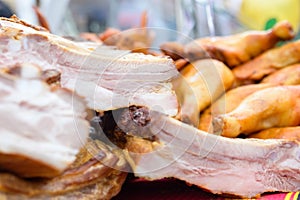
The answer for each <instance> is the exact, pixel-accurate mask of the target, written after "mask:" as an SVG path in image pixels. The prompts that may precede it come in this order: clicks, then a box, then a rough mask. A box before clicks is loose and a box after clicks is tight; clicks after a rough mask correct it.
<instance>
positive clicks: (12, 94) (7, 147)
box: [0, 70, 89, 177]
mask: <svg viewBox="0 0 300 200" xmlns="http://www.w3.org/2000/svg"><path fill="white" fill-rule="evenodd" d="M25 71H26V72H25ZM25 71H23V72H22V74H23V75H24V76H27V78H24V77H15V76H10V75H8V74H0V138H1V139H0V171H9V172H12V173H15V174H17V175H19V176H21V177H53V176H56V175H58V174H60V173H61V172H62V171H63V170H65V169H66V168H67V167H68V166H69V165H70V164H71V163H72V162H73V161H74V160H75V158H76V154H77V153H78V152H79V150H80V148H81V147H82V146H83V145H84V144H85V142H86V140H87V137H88V133H89V123H88V121H87V120H86V119H85V117H86V104H85V102H84V100H83V99H82V98H80V97H79V96H77V95H75V94H74V93H72V92H71V91H69V90H67V89H62V88H59V87H56V88H51V87H50V86H48V85H47V84H46V83H45V82H43V81H41V80H39V79H38V78H37V77H34V76H32V74H31V72H32V71H31V72H29V71H27V70H25ZM29 77H30V78H29Z"/></svg>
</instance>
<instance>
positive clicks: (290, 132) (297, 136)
mask: <svg viewBox="0 0 300 200" xmlns="http://www.w3.org/2000/svg"><path fill="white" fill-rule="evenodd" d="M249 137H250V138H259V139H289V140H298V141H300V126H294V127H280V128H269V129H266V130H263V131H260V132H258V133H254V134H251V135H250V136H249Z"/></svg>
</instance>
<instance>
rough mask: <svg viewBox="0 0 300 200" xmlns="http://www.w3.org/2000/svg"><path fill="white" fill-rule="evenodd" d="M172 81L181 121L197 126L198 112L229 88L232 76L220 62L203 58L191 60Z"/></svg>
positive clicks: (232, 80)
mask: <svg viewBox="0 0 300 200" xmlns="http://www.w3.org/2000/svg"><path fill="white" fill-rule="evenodd" d="M181 75H182V76H181V77H179V78H178V79H176V80H175V81H174V90H175V92H176V94H177V97H178V101H179V102H180V104H181V113H180V118H181V119H182V121H184V122H186V123H189V124H192V125H194V126H198V123H199V114H200V112H201V111H202V110H203V109H205V108H206V107H207V106H209V105H210V104H211V103H212V102H213V101H215V100H216V99H217V98H218V97H220V96H221V95H222V94H223V93H224V92H225V91H226V90H227V89H229V88H230V87H231V86H232V84H233V82H234V77H233V75H232V73H231V71H230V70H229V69H228V68H227V67H226V66H225V65H224V64H223V63H221V62H219V61H217V60H212V59H204V60H199V61H196V62H193V63H192V64H190V65H188V66H186V67H185V68H184V69H183V70H182V71H181Z"/></svg>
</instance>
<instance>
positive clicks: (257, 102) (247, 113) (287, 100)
mask: <svg viewBox="0 0 300 200" xmlns="http://www.w3.org/2000/svg"><path fill="white" fill-rule="evenodd" d="M299 113H300V85H297V86H276V87H271V88H266V89H264V90H260V91H257V92H255V93H253V94H251V95H249V96H248V97H246V98H245V99H244V100H243V101H242V102H241V103H240V105H239V106H238V107H237V108H235V109H234V110H233V111H231V112H229V113H227V114H223V115H219V116H218V117H215V118H214V119H213V126H214V133H217V134H221V135H223V136H226V137H237V136H238V135H239V134H241V133H243V134H245V135H249V134H251V133H255V132H257V131H261V130H264V129H268V128H272V127H285V126H296V125H299V123H300V114H299Z"/></svg>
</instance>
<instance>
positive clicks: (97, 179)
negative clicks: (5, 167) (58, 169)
mask: <svg viewBox="0 0 300 200" xmlns="http://www.w3.org/2000/svg"><path fill="white" fill-rule="evenodd" d="M127 167H128V166H127V162H126V161H125V159H124V158H123V157H122V156H121V151H120V150H114V151H112V150H110V149H109V148H108V146H106V145H105V144H104V143H102V142H100V141H98V140H91V139H89V140H88V142H87V143H86V145H85V146H84V147H83V148H82V149H81V150H80V152H79V153H78V154H77V159H76V160H75V162H74V163H73V164H72V165H71V166H70V167H69V168H68V169H66V170H65V171H64V173H63V174H61V175H60V176H57V177H55V178H52V179H22V178H19V177H17V176H15V175H12V174H8V173H0V198H1V197H2V196H3V197H6V198H7V199H110V198H112V197H113V196H115V195H116V194H117V193H118V192H119V191H120V189H121V186H122V184H123V182H124V181H125V178H126V176H127V173H126V172H124V171H125V170H126V168H127Z"/></svg>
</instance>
